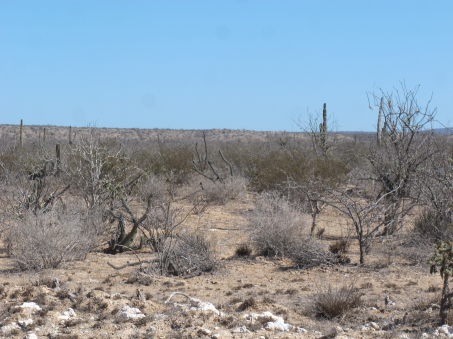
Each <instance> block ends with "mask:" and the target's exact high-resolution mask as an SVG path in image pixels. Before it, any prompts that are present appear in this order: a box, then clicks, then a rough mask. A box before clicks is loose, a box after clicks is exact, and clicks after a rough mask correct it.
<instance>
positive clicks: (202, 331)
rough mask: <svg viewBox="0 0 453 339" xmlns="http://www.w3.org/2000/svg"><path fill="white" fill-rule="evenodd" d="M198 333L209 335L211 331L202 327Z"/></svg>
mask: <svg viewBox="0 0 453 339" xmlns="http://www.w3.org/2000/svg"><path fill="white" fill-rule="evenodd" d="M198 332H199V333H201V334H204V335H210V334H211V331H210V330H208V329H207V328H204V327H202V328H200V329H199V330H198Z"/></svg>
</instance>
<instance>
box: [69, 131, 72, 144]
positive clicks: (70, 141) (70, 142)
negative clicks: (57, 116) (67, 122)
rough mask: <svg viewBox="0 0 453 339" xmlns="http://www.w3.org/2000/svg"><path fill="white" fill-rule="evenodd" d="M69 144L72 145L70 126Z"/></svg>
mask: <svg viewBox="0 0 453 339" xmlns="http://www.w3.org/2000/svg"><path fill="white" fill-rule="evenodd" d="M69 145H72V127H71V126H69Z"/></svg>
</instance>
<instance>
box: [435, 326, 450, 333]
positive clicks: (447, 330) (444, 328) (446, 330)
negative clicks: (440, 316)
mask: <svg viewBox="0 0 453 339" xmlns="http://www.w3.org/2000/svg"><path fill="white" fill-rule="evenodd" d="M438 330H439V333H442V334H453V327H452V326H448V325H442V326H441V327H439V329H438Z"/></svg>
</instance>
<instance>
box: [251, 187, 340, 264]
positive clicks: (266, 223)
mask: <svg viewBox="0 0 453 339" xmlns="http://www.w3.org/2000/svg"><path fill="white" fill-rule="evenodd" d="M304 229H305V223H304V221H303V220H302V218H301V214H300V213H299V212H298V211H297V210H296V208H295V207H294V206H292V205H290V204H289V203H288V202H287V201H286V200H285V199H283V198H281V197H279V196H278V195H276V194H269V193H265V194H262V195H261V196H260V197H259V199H258V200H257V203H256V208H255V210H254V212H253V214H252V216H251V225H250V237H251V241H252V242H253V244H254V247H255V250H256V253H257V254H258V255H265V256H270V257H287V258H289V259H291V261H292V262H293V263H294V265H295V266H297V267H298V268H309V267H314V266H319V265H323V264H329V263H336V262H337V261H338V259H337V258H336V257H335V256H334V255H332V254H331V253H328V252H327V251H326V249H325V248H324V246H323V245H322V244H321V243H320V242H319V241H318V240H315V239H313V238H312V237H310V236H308V235H306V234H304V233H303V231H304Z"/></svg>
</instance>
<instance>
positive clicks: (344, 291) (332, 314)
mask: <svg viewBox="0 0 453 339" xmlns="http://www.w3.org/2000/svg"><path fill="white" fill-rule="evenodd" d="M361 305H362V292H360V291H359V290H358V289H357V288H356V287H355V286H354V285H352V284H351V285H343V286H341V287H339V288H333V287H332V286H328V287H327V289H326V290H325V291H321V292H319V293H318V294H317V295H316V297H315V300H314V304H313V309H314V312H315V315H316V316H317V317H321V318H327V319H333V318H336V317H339V316H342V315H345V314H346V313H347V312H349V311H350V310H352V309H354V308H356V307H359V306H361Z"/></svg>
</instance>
